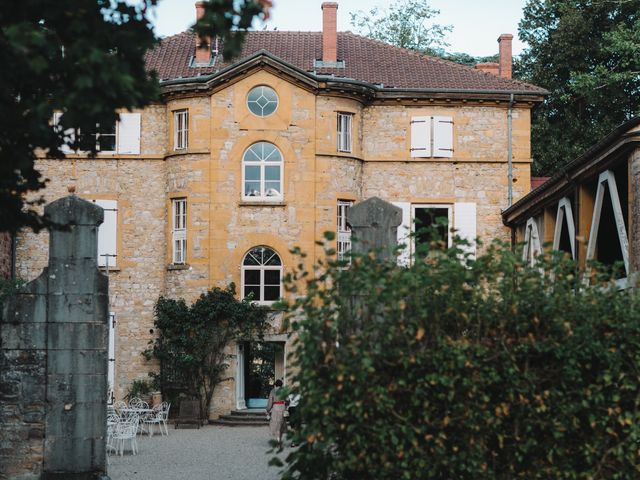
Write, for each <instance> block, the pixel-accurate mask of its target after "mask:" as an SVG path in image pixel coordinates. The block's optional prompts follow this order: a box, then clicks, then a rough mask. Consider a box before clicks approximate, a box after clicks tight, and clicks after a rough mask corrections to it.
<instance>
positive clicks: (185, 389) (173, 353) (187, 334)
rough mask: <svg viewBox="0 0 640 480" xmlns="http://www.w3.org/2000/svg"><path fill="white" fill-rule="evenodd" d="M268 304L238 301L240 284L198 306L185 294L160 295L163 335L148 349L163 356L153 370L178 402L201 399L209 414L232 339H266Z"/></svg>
mask: <svg viewBox="0 0 640 480" xmlns="http://www.w3.org/2000/svg"><path fill="white" fill-rule="evenodd" d="M267 313H268V311H267V309H266V308H264V307H260V306H256V305H254V304H252V303H251V301H250V299H245V300H238V299H237V298H236V294H235V285H234V284H233V283H231V284H230V285H229V286H228V287H227V288H226V289H221V288H212V289H211V290H209V291H208V292H206V293H203V294H202V295H200V298H198V300H196V301H195V302H194V303H193V305H191V306H188V305H187V304H186V302H185V301H184V300H182V299H180V300H174V299H171V298H165V297H160V298H159V299H158V301H157V303H156V306H155V317H156V318H155V321H154V325H155V327H156V328H157V334H158V335H157V337H156V338H155V339H154V340H153V341H151V342H149V343H150V345H149V348H148V349H147V350H145V351H144V352H143V355H144V356H145V357H146V358H147V359H151V358H156V359H158V360H159V361H160V365H161V368H160V373H159V374H153V373H152V374H150V375H151V376H152V377H154V378H155V379H156V380H157V382H158V384H159V385H160V388H161V390H162V393H163V396H165V397H166V398H168V399H169V400H170V401H172V402H176V401H177V400H178V399H179V398H184V397H189V398H195V399H198V400H200V412H201V414H202V416H203V418H204V417H206V416H207V412H208V411H209V405H210V404H211V398H212V396H213V392H214V390H215V388H216V386H217V385H218V384H219V383H220V382H221V381H222V380H224V377H223V374H224V372H225V370H226V369H227V367H228V359H229V355H228V354H227V353H226V348H227V346H228V345H229V343H230V342H231V341H234V340H248V339H256V338H257V339H260V338H262V335H263V332H264V330H265V328H266V326H267Z"/></svg>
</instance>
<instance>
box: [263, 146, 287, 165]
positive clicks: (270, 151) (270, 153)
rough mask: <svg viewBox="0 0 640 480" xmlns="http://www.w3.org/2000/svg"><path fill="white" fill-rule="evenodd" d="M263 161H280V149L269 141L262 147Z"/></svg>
mask: <svg viewBox="0 0 640 480" xmlns="http://www.w3.org/2000/svg"><path fill="white" fill-rule="evenodd" d="M263 158H264V161H265V162H280V161H282V156H281V155H280V151H279V150H278V149H277V148H276V146H275V145H273V144H271V143H265V148H264V157H263Z"/></svg>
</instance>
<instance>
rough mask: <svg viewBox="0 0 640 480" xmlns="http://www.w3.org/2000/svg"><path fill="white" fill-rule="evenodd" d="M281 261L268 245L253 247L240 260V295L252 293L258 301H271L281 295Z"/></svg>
mask: <svg viewBox="0 0 640 480" xmlns="http://www.w3.org/2000/svg"><path fill="white" fill-rule="evenodd" d="M281 284H282V261H281V260H280V257H279V256H278V254H277V253H276V252H274V251H273V250H272V249H271V248H269V247H253V248H252V249H251V250H249V251H248V252H247V254H246V255H245V256H244V259H243V260H242V296H243V298H244V297H248V296H249V295H250V294H253V300H254V301H256V302H258V303H271V302H275V301H276V300H278V299H279V298H280V296H281V294H280V290H281Z"/></svg>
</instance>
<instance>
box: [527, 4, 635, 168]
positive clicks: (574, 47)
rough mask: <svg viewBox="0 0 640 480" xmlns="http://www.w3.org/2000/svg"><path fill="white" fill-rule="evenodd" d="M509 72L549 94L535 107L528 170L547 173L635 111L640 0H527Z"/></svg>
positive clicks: (577, 153)
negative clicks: (517, 54) (521, 46)
mask: <svg viewBox="0 0 640 480" xmlns="http://www.w3.org/2000/svg"><path fill="white" fill-rule="evenodd" d="M519 36H520V39H521V40H522V41H524V42H525V43H527V44H528V45H529V48H527V49H526V50H525V51H524V52H523V54H522V56H521V58H520V60H519V62H518V63H517V64H516V75H517V76H518V77H519V78H521V79H523V80H525V81H528V82H531V83H534V84H536V85H539V86H541V87H544V88H546V89H547V90H549V91H550V92H551V94H550V95H549V97H548V98H547V99H546V101H545V102H544V104H543V105H541V106H540V107H538V108H537V109H536V110H535V111H534V115H533V128H532V135H533V138H532V147H533V158H534V173H535V174H538V175H541V174H547V175H549V174H553V173H554V172H556V171H558V169H560V168H562V166H563V165H565V164H566V163H567V162H568V161H570V160H572V159H573V158H575V157H577V156H579V155H580V154H581V153H582V152H583V151H584V150H586V149H587V148H588V147H589V146H591V145H593V144H594V143H596V142H597V141H599V140H600V139H601V138H602V137H603V136H604V135H606V134H607V133H608V132H609V131H611V130H612V129H613V128H615V127H616V126H617V125H619V124H620V123H622V122H624V121H625V120H627V119H629V118H631V117H632V116H634V115H638V114H640V0H578V1H569V0H545V1H544V2H541V1H539V0H529V1H528V2H527V4H526V6H525V8H524V13H523V19H522V21H521V22H520V25H519Z"/></svg>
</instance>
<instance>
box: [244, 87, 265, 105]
mask: <svg viewBox="0 0 640 480" xmlns="http://www.w3.org/2000/svg"><path fill="white" fill-rule="evenodd" d="M260 95H262V88H260V87H258V88H254V89H252V90H251V91H250V92H249V95H248V97H247V101H249V102H256V101H258V98H259V97H260Z"/></svg>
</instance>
